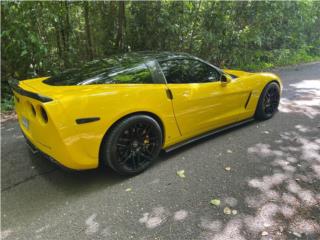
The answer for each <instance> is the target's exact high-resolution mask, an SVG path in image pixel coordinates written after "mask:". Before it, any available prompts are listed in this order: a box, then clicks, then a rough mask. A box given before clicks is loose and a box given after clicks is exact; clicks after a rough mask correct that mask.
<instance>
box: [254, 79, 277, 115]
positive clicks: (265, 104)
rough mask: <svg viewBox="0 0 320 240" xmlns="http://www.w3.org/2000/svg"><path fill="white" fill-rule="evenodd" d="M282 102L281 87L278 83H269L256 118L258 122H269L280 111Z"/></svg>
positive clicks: (261, 98)
mask: <svg viewBox="0 0 320 240" xmlns="http://www.w3.org/2000/svg"><path fill="white" fill-rule="evenodd" d="M279 101H280V87H279V85H278V84H277V83H276V82H271V83H269V84H268V85H267V86H266V87H265V88H264V89H263V91H262V93H261V95H260V98H259V102H258V106H257V109H256V113H255V118H256V119H258V120H267V119H269V118H271V117H272V116H273V115H274V114H275V112H276V111H277V110H278V106H279Z"/></svg>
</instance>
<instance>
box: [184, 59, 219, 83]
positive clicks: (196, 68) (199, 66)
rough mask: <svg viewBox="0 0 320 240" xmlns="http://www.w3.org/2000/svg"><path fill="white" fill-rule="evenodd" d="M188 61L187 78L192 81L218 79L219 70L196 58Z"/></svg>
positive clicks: (214, 80) (202, 81) (200, 81)
mask: <svg viewBox="0 0 320 240" xmlns="http://www.w3.org/2000/svg"><path fill="white" fill-rule="evenodd" d="M188 61H189V66H190V68H189V76H188V77H189V78H190V81H192V82H194V83H205V82H216V81H219V80H220V74H219V72H218V71H217V70H216V69H214V68H213V67H211V66H209V65H208V64H206V63H203V62H200V61H198V60H188Z"/></svg>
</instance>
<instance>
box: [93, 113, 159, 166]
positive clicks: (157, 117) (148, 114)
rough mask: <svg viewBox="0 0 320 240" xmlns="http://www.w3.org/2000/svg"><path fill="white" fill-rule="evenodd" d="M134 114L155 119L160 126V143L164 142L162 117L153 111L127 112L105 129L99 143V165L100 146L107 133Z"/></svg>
mask: <svg viewBox="0 0 320 240" xmlns="http://www.w3.org/2000/svg"><path fill="white" fill-rule="evenodd" d="M135 115H147V116H149V117H152V118H153V119H154V120H156V121H157V123H158V124H159V126H160V128H161V132H162V136H163V138H162V145H163V144H164V141H165V125H164V123H163V121H162V119H161V118H160V117H159V116H158V115H157V114H155V113H153V112H149V111H138V112H132V113H129V114H126V115H124V116H122V117H120V118H119V119H118V120H116V121H115V122H114V123H113V124H112V125H111V126H110V127H109V128H108V129H107V131H106V132H105V134H104V135H103V138H102V141H101V143H100V146H99V166H100V165H101V163H102V161H101V160H102V146H103V143H104V141H106V139H107V136H108V134H109V133H110V131H111V130H112V129H113V128H114V127H115V126H116V125H117V124H118V123H119V122H121V121H122V120H124V119H126V118H128V117H131V116H135Z"/></svg>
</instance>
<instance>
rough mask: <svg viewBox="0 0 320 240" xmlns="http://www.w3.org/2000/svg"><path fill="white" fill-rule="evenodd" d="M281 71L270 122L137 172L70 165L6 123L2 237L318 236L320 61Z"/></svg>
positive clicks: (244, 128)
mask: <svg viewBox="0 0 320 240" xmlns="http://www.w3.org/2000/svg"><path fill="white" fill-rule="evenodd" d="M275 72H276V73H278V74H279V75H280V76H281V78H282V79H283V83H284V92H283V98H282V102H281V106H280V111H279V113H277V114H276V116H275V117H274V118H273V119H271V120H268V121H265V122H252V123H250V124H247V125H245V126H242V127H238V128H236V129H233V130H229V131H227V132H224V133H222V134H219V135H216V136H213V137H209V138H207V139H205V140H201V141H199V142H197V143H195V144H191V145H188V146H186V147H184V148H182V149H179V150H177V151H175V152H173V153H170V154H164V153H163V154H161V157H160V158H159V160H158V161H157V162H156V164H154V165H153V166H152V167H151V169H149V170H147V171H146V172H144V173H142V174H141V175H138V176H136V177H132V178H122V177H119V176H117V175H116V174H114V173H112V172H111V170H110V169H99V170H93V171H85V172H76V173H75V172H67V171H64V170H62V169H60V168H58V167H57V166H55V165H53V164H51V163H50V162H48V161H47V160H45V159H43V158H41V157H40V156H36V155H32V154H31V153H30V151H29V149H28V147H27V146H26V144H25V141H24V139H23V137H22V135H21V132H20V130H19V128H18V125H17V122H16V121H7V122H5V123H4V124H2V126H1V130H2V131H1V137H2V144H1V150H2V157H1V171H2V174H1V186H2V192H1V199H2V202H1V207H2V212H1V220H2V229H1V233H2V239H141V240H142V239H146V240H147V239H148V240H149V239H174V240H179V239H215V240H216V239H235V240H242V239H248V240H252V239H319V238H320V63H313V64H306V65H300V66H296V67H289V68H284V69H278V70H275ZM228 167H229V168H230V169H229V168H228ZM226 169H229V171H228V170H226ZM178 170H184V171H185V178H181V177H179V176H177V174H176V172H177V171H178ZM129 190H131V191H129ZM212 199H219V200H220V206H215V205H212V204H210V201H211V200H212ZM216 202H218V201H216ZM225 207H228V208H229V209H230V210H231V214H228V213H229V209H225ZM232 210H236V211H232Z"/></svg>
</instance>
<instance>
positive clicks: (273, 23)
mask: <svg viewBox="0 0 320 240" xmlns="http://www.w3.org/2000/svg"><path fill="white" fill-rule="evenodd" d="M1 23H2V28H1V53H2V54H1V68H2V71H1V83H2V87H1V96H2V102H6V104H5V105H6V106H7V105H8V104H7V102H10V101H9V100H7V99H11V98H10V96H11V93H10V90H9V88H8V85H7V82H8V80H10V79H19V80H21V79H26V78H32V77H36V76H44V75H50V74H52V73H54V72H59V71H62V70H64V69H66V68H71V67H73V66H76V65H78V64H79V63H81V62H86V61H89V60H92V59H96V58H103V57H105V56H107V55H110V54H114V53H119V52H127V51H140V50H167V51H183V52H189V53H191V54H194V55H197V56H199V57H202V58H204V59H207V60H208V61H210V62H212V63H213V64H215V65H218V66H220V67H228V68H241V69H247V70H261V69H263V68H269V67H273V66H278V65H286V64H293V63H300V62H305V61H312V60H317V59H319V57H320V2H318V1H298V2H294V1H284V2H280V1H229V2H228V1H227V2H226V1H223V2H220V1H201V0H199V1H150V2H139V1H132V2H113V1H88V2H70V1H66V2H62V1H47V2H46V1H45V2H36V1H32V2H28V1H23V2H22V1H21V2H20V1H14V2H9V1H8V2H4V1H2V2H1ZM3 106H4V105H3ZM8 106H9V105H8Z"/></svg>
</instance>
